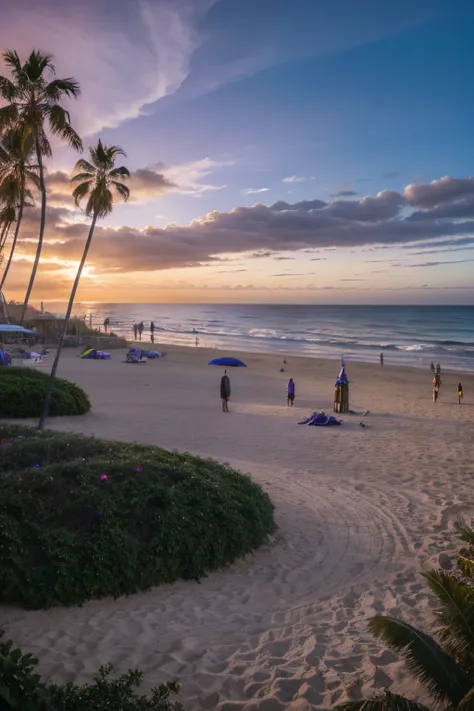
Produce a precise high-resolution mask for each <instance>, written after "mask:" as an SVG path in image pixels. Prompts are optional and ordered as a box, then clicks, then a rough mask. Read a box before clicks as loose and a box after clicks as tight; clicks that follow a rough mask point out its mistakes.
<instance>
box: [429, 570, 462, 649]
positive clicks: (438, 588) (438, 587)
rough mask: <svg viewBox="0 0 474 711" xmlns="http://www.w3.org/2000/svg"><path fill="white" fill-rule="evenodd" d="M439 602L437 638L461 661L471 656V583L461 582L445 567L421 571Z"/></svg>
mask: <svg viewBox="0 0 474 711" xmlns="http://www.w3.org/2000/svg"><path fill="white" fill-rule="evenodd" d="M423 576H424V577H425V578H426V580H427V581H428V583H429V585H430V587H431V589H432V591H433V592H434V594H435V595H436V597H437V598H438V599H439V600H440V602H441V610H440V611H439V612H438V614H437V618H438V620H439V622H440V628H439V631H438V634H439V639H440V641H441V642H442V643H443V645H444V648H445V649H446V651H447V652H449V653H450V654H452V655H453V656H454V657H457V658H460V659H462V660H463V661H465V662H466V661H467V662H468V661H469V659H470V660H471V661H472V660H474V595H473V589H472V587H471V586H468V585H464V584H463V583H460V582H459V581H458V580H456V578H455V577H454V575H451V574H450V573H446V572H445V571H444V570H429V571H427V572H426V573H423Z"/></svg>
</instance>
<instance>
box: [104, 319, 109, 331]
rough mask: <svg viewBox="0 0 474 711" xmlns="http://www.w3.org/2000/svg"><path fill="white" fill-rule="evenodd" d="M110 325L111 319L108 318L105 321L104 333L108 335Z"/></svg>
mask: <svg viewBox="0 0 474 711" xmlns="http://www.w3.org/2000/svg"><path fill="white" fill-rule="evenodd" d="M109 324H110V319H109V317H108V316H107V318H106V319H104V331H105V333H107V329H108V328H109Z"/></svg>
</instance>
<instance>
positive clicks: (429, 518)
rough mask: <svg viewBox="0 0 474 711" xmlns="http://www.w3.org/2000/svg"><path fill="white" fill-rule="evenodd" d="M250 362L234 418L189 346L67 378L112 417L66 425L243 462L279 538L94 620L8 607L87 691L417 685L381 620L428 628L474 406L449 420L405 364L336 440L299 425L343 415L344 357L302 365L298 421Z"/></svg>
mask: <svg viewBox="0 0 474 711" xmlns="http://www.w3.org/2000/svg"><path fill="white" fill-rule="evenodd" d="M247 359H248V362H249V365H251V366H252V368H251V369H250V368H249V370H248V371H239V372H235V373H232V374H231V375H232V384H233V393H234V395H233V398H232V409H233V412H232V413H231V414H230V415H229V416H226V415H222V413H221V412H220V411H219V403H218V398H217V397H216V394H217V391H216V382H215V381H216V377H217V375H216V372H215V371H213V369H210V368H207V367H206V366H205V365H204V364H205V362H206V354H205V353H203V352H201V351H199V353H196V352H195V351H193V352H187V351H184V350H183V349H176V350H175V351H173V352H172V353H171V357H170V359H169V360H168V362H166V363H165V362H163V363H149V364H147V365H146V366H138V367H135V369H133V366H125V365H124V364H122V363H121V362H119V359H116V360H115V359H114V361H113V362H112V363H95V362H80V361H77V360H76V359H73V358H72V357H69V358H65V360H64V362H63V364H62V374H64V375H65V376H67V377H71V378H73V379H75V380H76V381H77V382H78V383H79V384H81V385H83V386H84V387H86V389H87V390H88V392H90V393H91V395H92V399H93V404H94V412H93V413H91V414H90V415H88V416H86V417H84V418H80V419H79V420H78V419H71V420H70V421H64V420H62V421H60V422H58V423H55V426H59V427H60V428H61V429H75V430H77V431H82V432H86V433H96V434H98V435H99V434H100V435H102V436H105V437H111V438H117V439H122V438H123V439H128V440H137V441H142V442H150V443H154V444H156V443H158V444H161V445H163V446H166V447H169V448H179V449H181V450H189V451H192V452H195V453H201V454H204V455H206V456H213V457H216V458H218V459H221V460H222V461H227V462H230V463H231V464H232V465H235V466H237V467H239V468H240V469H242V470H243V471H246V472H250V473H251V474H252V476H253V477H254V478H255V479H256V480H257V481H259V482H260V483H261V484H262V485H263V486H264V488H265V489H266V490H267V491H268V493H269V494H270V496H271V498H272V500H273V501H274V503H275V505H276V511H277V521H278V525H279V530H278V533H277V534H276V535H275V538H274V540H273V541H272V542H271V543H270V544H269V545H268V546H267V547H266V548H264V549H261V550H259V551H257V552H256V553H255V555H253V556H250V557H248V558H246V559H245V560H242V561H240V562H238V563H237V564H235V565H234V566H232V567H231V568H229V569H227V570H225V571H221V572H218V573H214V574H212V575H210V576H209V577H208V578H207V579H205V580H203V581H202V583H201V584H197V583H184V582H183V583H178V584H176V585H174V586H171V587H168V588H159V589H154V590H152V591H150V592H149V593H146V594H140V595H134V596H132V597H130V598H121V599H120V600H118V601H115V602H114V601H111V600H105V601H95V602H92V603H88V604H86V605H85V606H84V607H83V608H78V609H67V610H66V609H54V610H50V611H38V612H24V611H21V610H13V609H6V608H3V609H1V610H0V612H1V617H0V619H2V620H3V623H2V626H3V627H5V629H6V632H7V634H8V635H9V636H11V637H12V638H13V639H14V640H15V641H16V642H17V643H19V644H21V645H22V646H23V647H24V648H25V649H27V650H28V651H32V652H34V653H35V654H37V655H38V656H39V657H40V659H41V670H42V671H43V672H44V673H46V674H48V675H51V676H52V677H53V678H55V679H76V680H79V681H83V680H86V679H89V678H90V676H91V674H92V673H93V672H94V671H95V670H96V669H97V667H98V665H99V664H101V663H105V662H111V663H113V664H114V665H116V667H117V669H118V670H125V669H126V668H128V667H130V666H137V667H139V668H141V669H142V670H143V671H144V672H145V673H146V680H147V685H148V686H150V685H152V684H154V683H157V682H160V681H163V680H165V679H169V678H172V677H176V676H177V677H179V678H180V680H181V682H182V684H183V691H182V701H183V703H184V705H185V707H186V708H187V709H215V708H219V709H234V708H266V709H269V710H272V709H275V710H279V709H283V708H294V709H300V708H301V709H303V708H318V707H328V706H331V705H332V704H334V703H337V702H339V701H341V700H344V699H346V698H359V697H360V696H361V695H364V694H366V693H371V692H373V690H374V689H377V688H380V687H382V686H384V685H390V684H391V683H392V682H395V683H396V688H397V689H398V690H399V689H403V688H406V689H408V688H412V687H413V684H412V683H411V681H409V680H407V677H406V675H405V674H404V670H403V667H402V666H401V665H400V663H399V662H398V660H397V659H396V658H395V657H394V655H392V654H391V653H390V652H388V651H386V650H384V649H383V647H381V646H380V645H378V643H377V642H375V641H374V640H373V639H372V638H371V636H370V635H369V634H368V633H367V630H366V624H367V618H368V617H370V615H372V614H375V613H379V612H386V613H389V614H394V615H397V616H399V615H403V616H404V617H405V618H406V619H407V620H408V621H411V622H416V623H417V624H420V621H421V622H423V619H426V617H427V615H428V613H429V608H430V604H431V601H430V598H429V597H427V595H426V588H425V586H424V585H423V581H422V579H421V576H420V575H419V571H420V569H421V568H422V566H427V565H429V564H431V563H437V562H438V557H439V555H440V554H441V555H442V554H443V553H446V552H451V551H452V550H455V548H456V541H455V540H454V538H453V537H450V535H449V530H450V529H451V528H452V524H453V522H454V520H455V519H456V518H457V517H458V516H459V515H461V514H463V515H465V516H467V517H469V516H470V515H472V513H473V507H472V504H471V501H470V498H469V494H470V490H471V483H472V476H473V469H474V468H473V467H472V465H471V463H470V458H471V457H470V453H469V452H470V448H469V444H470V440H471V432H472V416H473V414H474V411H473V409H472V408H470V407H469V406H466V407H465V408H464V407H463V408H458V407H457V406H455V401H454V399H453V398H454V396H453V397H451V398H450V399H448V395H446V396H445V402H444V403H443V402H441V403H440V404H441V407H438V406H436V409H434V407H433V406H432V403H430V402H429V380H430V378H429V375H428V376H427V378H421V377H420V373H419V371H414V372H412V371H409V370H405V369H394V370H393V371H392V370H390V369H389V368H387V369H386V370H385V371H384V378H383V382H377V381H374V378H373V373H374V371H373V368H370V367H367V366H355V367H353V368H351V371H350V374H351V376H353V378H354V385H353V392H354V398H353V403H354V404H353V406H354V407H357V408H360V409H364V408H365V407H367V406H369V407H370V409H371V414H370V415H369V417H367V418H366V419H365V420H364V422H365V423H366V424H367V425H368V427H367V428H365V429H362V428H360V427H359V424H358V423H359V421H360V419H361V418H356V417H349V418H346V422H345V424H344V426H343V427H341V428H335V429H333V430H318V429H315V428H305V427H297V426H296V425H295V422H296V421H297V420H298V419H299V418H300V417H302V416H303V415H306V414H307V413H308V412H309V411H311V410H312V409H316V407H317V406H318V407H324V408H326V409H327V410H329V409H330V398H331V394H332V393H331V387H330V386H331V382H332V380H333V379H334V369H335V364H334V363H318V364H316V365H315V363H314V362H312V361H305V360H304V359H301V360H296V359H292V361H291V366H290V367H291V374H292V375H293V376H294V377H295V378H296V379H297V388H298V387H299V388H300V394H299V395H298V390H297V397H298V399H297V403H298V408H295V410H294V411H288V410H286V409H285V408H284V407H282V406H281V392H280V391H281V390H282V388H283V393H284V381H285V380H286V378H287V374H286V373H285V374H284V375H281V374H280V373H278V370H279V368H278V367H277V365H279V362H277V361H276V360H275V359H271V358H270V357H265V356H255V355H253V356H249V357H248V358H247ZM125 375H126V377H125ZM377 375H378V372H377ZM426 379H427V380H428V385H427V384H426V382H425V380H426ZM451 380H452V381H453V383H452V384H453V393H454V389H455V381H456V380H457V376H456V375H452V376H445V387H446V390H445V391H443V392H450V391H449V390H448V387H449V386H450V385H451ZM303 383H304V388H302V387H301V385H302V384H303ZM328 383H329V387H327V384H328ZM465 383H466V385H465V387H466V389H467V390H470V385H471V384H470V382H469V379H465ZM473 385H474V383H473ZM407 393H408V394H407ZM426 393H428V397H427V394H426ZM388 399H390V405H391V408H390V412H389V413H387V407H386V403H387V400H388ZM451 400H452V402H451ZM461 409H462V412H461ZM443 562H444V558H443ZM415 693H416V692H415Z"/></svg>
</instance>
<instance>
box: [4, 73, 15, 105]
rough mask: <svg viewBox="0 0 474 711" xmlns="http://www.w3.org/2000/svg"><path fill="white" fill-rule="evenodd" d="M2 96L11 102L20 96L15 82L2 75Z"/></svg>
mask: <svg viewBox="0 0 474 711" xmlns="http://www.w3.org/2000/svg"><path fill="white" fill-rule="evenodd" d="M0 96H1V97H2V98H3V99H5V101H9V102H11V101H14V100H15V99H16V98H17V96H18V90H17V88H16V86H15V84H14V83H13V82H12V81H10V79H7V77H2V76H0Z"/></svg>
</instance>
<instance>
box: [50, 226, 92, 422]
mask: <svg viewBox="0 0 474 711" xmlns="http://www.w3.org/2000/svg"><path fill="white" fill-rule="evenodd" d="M96 221H97V213H95V214H94V216H93V218H92V222H91V226H90V230H89V235H88V237H87V242H86V245H85V247H84V252H83V254H82V259H81V263H80V264H79V269H78V270H77V274H76V278H75V280H74V285H73V287H72V291H71V296H70V297H69V303H68V305H67V311H66V316H65V318H64V324H63V330H62V332H61V336H60V338H59V343H58V348H57V351H56V356H55V358H54V363H53V367H52V368H51V375H50V376H49V383H48V389H47V391H46V397H45V399H44V403H43V412H42V413H41V418H40V421H39V424H38V429H39V430H42V429H44V426H45V424H46V420H47V418H48V413H49V406H50V405H51V396H52V394H53V387H54V381H55V379H56V372H57V370H58V364H59V358H60V356H61V351H62V349H63V345H64V339H65V337H66V333H67V327H68V324H69V319H70V318H71V311H72V307H73V306H74V299H75V298H76V291H77V287H78V286H79V282H80V280H81V274H82V270H83V269H84V264H85V263H86V259H87V253H88V252H89V248H90V246H91V242H92V237H93V236H94V228H95V223H96Z"/></svg>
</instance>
